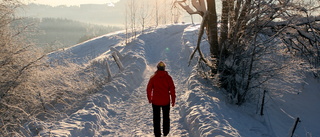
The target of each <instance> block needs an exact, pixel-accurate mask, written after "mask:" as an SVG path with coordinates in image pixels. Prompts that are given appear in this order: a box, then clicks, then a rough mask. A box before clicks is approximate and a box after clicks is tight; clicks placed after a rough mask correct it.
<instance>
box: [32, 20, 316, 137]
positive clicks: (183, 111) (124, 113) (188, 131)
mask: <svg viewBox="0 0 320 137" xmlns="http://www.w3.org/2000/svg"><path fill="white" fill-rule="evenodd" d="M198 27H199V26H198V25H195V26H194V25H190V24H179V25H168V26H162V27H158V28H156V29H155V28H150V29H148V30H147V31H146V32H145V33H144V34H140V35H138V36H137V38H136V39H133V40H132V42H130V43H128V44H127V45H125V44H124V43H125V41H124V40H125V39H124V37H125V35H124V33H122V32H117V33H113V34H107V35H104V36H101V37H98V38H95V39H92V40H89V41H87V42H84V43H82V44H79V45H75V46H73V47H70V48H68V49H65V50H64V51H59V52H55V53H52V54H50V57H51V58H52V59H59V57H60V56H61V55H63V54H65V53H68V54H65V56H63V57H64V58H70V59H72V60H74V61H75V62H77V63H79V64H83V65H94V66H95V67H96V70H98V71H100V72H101V73H100V75H102V76H104V77H107V75H106V74H107V73H106V65H105V62H106V61H108V62H109V64H110V66H111V67H110V68H111V71H112V73H113V74H112V79H111V80H110V81H109V82H106V83H105V84H104V85H103V87H102V89H101V90H100V91H98V92H97V93H95V94H93V95H92V96H90V97H89V98H88V99H87V100H84V103H81V104H79V105H83V106H80V107H78V108H81V109H78V110H75V111H74V113H72V114H70V115H69V116H67V117H66V118H63V119H58V121H55V122H39V123H37V125H36V127H37V128H39V129H41V131H40V133H39V134H40V135H41V136H80V137H85V136H90V137H91V136H97V137H100V136H112V137H113V136H123V137H127V136H153V126H152V107H151V105H150V104H149V103H148V101H147V97H146V91H145V89H146V85H147V82H148V80H149V77H150V76H151V75H152V74H153V73H154V71H155V70H156V68H155V66H156V64H157V62H159V61H161V60H162V61H164V62H165V63H166V64H167V71H168V72H169V74H170V75H172V77H173V80H174V82H175V85H176V88H177V89H176V93H177V104H176V106H175V107H173V108H172V109H171V114H170V117H171V132H170V136H172V137H173V136H174V137H175V136H177V137H181V136H190V137H198V136H208V137H212V136H218V137H219V136H221V137H222V136H226V137H228V136H230V137H240V136H242V137H284V136H288V135H289V131H290V129H291V127H292V125H293V123H294V119H295V118H296V117H300V119H301V122H299V123H298V127H297V129H296V132H295V134H294V136H299V137H304V136H308V137H311V136H312V137H319V136H320V130H319V129H320V124H319V123H320V118H319V114H320V105H319V103H320V101H319V98H320V92H319V89H320V84H319V81H316V80H314V79H312V78H309V79H308V80H307V82H308V83H309V84H301V86H300V87H301V88H303V92H301V93H300V94H289V93H287V94H281V95H278V96H275V95H274V94H271V93H267V97H266V107H265V115H263V116H260V115H258V114H257V113H256V112H257V105H256V104H253V105H249V104H245V105H243V106H241V107H238V106H235V105H231V104H229V103H228V102H227V99H226V97H225V95H224V93H223V92H222V91H221V90H219V89H218V88H215V87H212V85H211V83H210V81H208V80H205V79H202V78H200V77H199V76H197V75H196V73H197V72H196V70H195V69H194V68H193V67H192V66H193V65H194V64H193V65H191V66H190V67H189V66H188V59H189V56H190V53H191V51H192V49H193V47H194V45H195V44H196V38H197V36H196V35H197V29H198ZM110 48H115V49H116V50H118V51H119V52H120V54H121V55H123V58H121V62H122V64H123V66H124V70H123V71H120V70H119V69H117V67H116V66H117V65H116V64H115V62H114V61H113V58H112V56H111V53H112V51H111V50H110ZM70 53H72V54H70ZM29 126H30V125H29Z"/></svg>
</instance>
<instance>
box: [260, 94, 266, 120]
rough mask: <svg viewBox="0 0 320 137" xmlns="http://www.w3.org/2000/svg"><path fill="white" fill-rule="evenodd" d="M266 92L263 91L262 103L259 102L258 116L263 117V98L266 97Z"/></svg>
mask: <svg viewBox="0 0 320 137" xmlns="http://www.w3.org/2000/svg"><path fill="white" fill-rule="evenodd" d="M266 92H267V91H266V90H264V91H263V96H262V101H261V107H260V115H261V116H263V108H264V98H265V96H266Z"/></svg>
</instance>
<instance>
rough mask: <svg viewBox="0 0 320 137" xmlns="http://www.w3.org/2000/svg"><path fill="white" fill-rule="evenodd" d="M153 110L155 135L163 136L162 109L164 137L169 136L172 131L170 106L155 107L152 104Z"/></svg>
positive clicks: (157, 136)
mask: <svg viewBox="0 0 320 137" xmlns="http://www.w3.org/2000/svg"><path fill="white" fill-rule="evenodd" d="M152 108H153V127H154V135H155V136H156V137H160V136H161V126H160V121H161V117H160V111H161V108H162V115H163V125H162V126H163V135H164V136H166V135H168V134H169V131H170V116H169V114H170V113H169V112H170V104H169V105H166V106H157V105H153V104H152Z"/></svg>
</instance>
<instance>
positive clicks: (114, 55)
mask: <svg viewBox="0 0 320 137" xmlns="http://www.w3.org/2000/svg"><path fill="white" fill-rule="evenodd" d="M112 57H113V58H114V60H115V61H116V63H117V65H118V67H119V69H120V71H123V70H124V68H123V65H122V63H121V61H120V59H119V57H118V55H117V53H116V52H112Z"/></svg>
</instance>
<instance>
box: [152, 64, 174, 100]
mask: <svg viewBox="0 0 320 137" xmlns="http://www.w3.org/2000/svg"><path fill="white" fill-rule="evenodd" d="M147 96H148V100H149V103H152V104H154V105H158V106H165V105H168V104H170V96H171V101H172V103H173V104H174V103H175V101H176V91H175V86H174V83H173V80H172V77H171V76H170V75H169V74H168V72H167V71H160V70H158V71H156V72H155V74H154V75H153V76H151V78H150V80H149V83H148V86H147Z"/></svg>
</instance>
